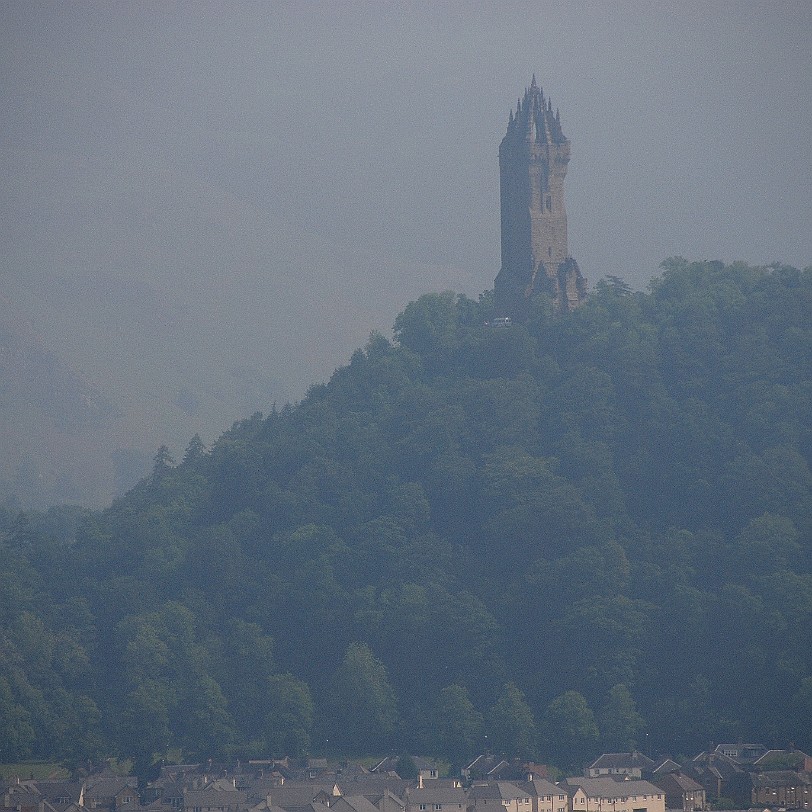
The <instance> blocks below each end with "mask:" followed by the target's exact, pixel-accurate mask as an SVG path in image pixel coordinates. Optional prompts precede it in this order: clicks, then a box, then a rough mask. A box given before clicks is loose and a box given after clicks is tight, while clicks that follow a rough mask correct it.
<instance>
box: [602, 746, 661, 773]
mask: <svg viewBox="0 0 812 812" xmlns="http://www.w3.org/2000/svg"><path fill="white" fill-rule="evenodd" d="M589 768H590V769H595V770H598V769H603V770H607V769H608V770H618V769H624V768H625V769H634V768H636V769H640V770H651V769H653V768H654V762H653V761H652V760H651V759H650V758H649V757H648V756H644V755H643V754H642V753H638V752H637V751H636V750H635V751H633V752H631V753H604V754H603V755H601V756H598V758H596V759H595V761H593V762H592V764H590V765H589Z"/></svg>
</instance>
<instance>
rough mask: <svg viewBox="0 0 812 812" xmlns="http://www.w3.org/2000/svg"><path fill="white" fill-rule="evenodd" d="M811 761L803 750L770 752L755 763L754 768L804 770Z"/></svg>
mask: <svg viewBox="0 0 812 812" xmlns="http://www.w3.org/2000/svg"><path fill="white" fill-rule="evenodd" d="M810 761H812V759H810V757H809V756H808V755H807V754H806V753H804V752H802V751H801V750H768V751H767V752H766V753H765V754H764V755H763V756H761V758H758V759H756V760H755V761H754V762H753V766H754V767H758V768H759V769H761V770H771V769H779V770H780V769H785V770H786V769H790V770H802V769H804V767H805V765H806V764H807V763H809V762H810Z"/></svg>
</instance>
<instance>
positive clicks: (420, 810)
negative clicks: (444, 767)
mask: <svg viewBox="0 0 812 812" xmlns="http://www.w3.org/2000/svg"><path fill="white" fill-rule="evenodd" d="M404 800H405V801H406V812H464V810H465V809H466V807H467V804H468V798H467V797H466V794H465V790H463V789H462V787H455V786H453V785H449V784H448V783H446V782H441V781H427V782H426V783H425V784H424V785H423V786H422V787H421V786H418V787H412V788H410V789H409V790H408V791H407V792H406V797H405V798H404Z"/></svg>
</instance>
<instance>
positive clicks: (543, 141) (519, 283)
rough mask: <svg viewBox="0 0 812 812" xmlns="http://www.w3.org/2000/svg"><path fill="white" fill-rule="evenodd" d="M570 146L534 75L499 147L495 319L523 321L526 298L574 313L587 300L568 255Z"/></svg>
mask: <svg viewBox="0 0 812 812" xmlns="http://www.w3.org/2000/svg"><path fill="white" fill-rule="evenodd" d="M569 160H570V142H569V141H568V140H567V138H566V137H565V135H564V133H563V132H562V130H561V119H560V116H559V114H558V110H556V112H555V113H553V108H552V104H551V103H550V101H549V99H547V100H545V98H544V93H543V92H542V89H541V88H540V87H539V86H538V85H537V84H536V77H535V75H534V76H533V81H532V82H531V84H530V87H529V88H528V89H527V90H525V92H524V98H523V99H520V100H519V102H518V104H517V106H516V115H515V116H514V114H513V111H512V110H511V112H510V118H509V120H508V128H507V134H506V135H505V137H504V138H503V139H502V143H501V144H500V145H499V177H500V199H501V209H502V268H501V270H500V271H499V274H498V275H497V277H496V281H495V284H494V294H495V299H496V315H497V316H510V317H511V318H512V319H514V320H516V321H523V320H524V319H526V318H527V315H528V312H529V306H530V300H531V298H532V297H534V296H537V295H539V294H543V295H548V296H550V297H552V299H553V301H554V303H555V306H556V308H557V309H559V310H573V309H574V308H576V307H578V305H579V304H580V303H581V302H582V301H583V300H584V297H585V296H586V280H585V279H584V277H583V276H582V275H581V271H580V269H579V268H578V263H577V262H576V261H575V260H574V259H573V258H572V257H571V256H570V255H569V251H568V249H567V212H566V209H565V208H564V176H565V175H566V174H567V164H568V163H569Z"/></svg>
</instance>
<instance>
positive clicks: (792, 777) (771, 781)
mask: <svg viewBox="0 0 812 812" xmlns="http://www.w3.org/2000/svg"><path fill="white" fill-rule="evenodd" d="M751 779H752V781H753V786H754V787H796V786H798V785H799V784H800V785H801V786H810V785H812V773H796V772H795V771H794V770H770V771H769V772H763V773H755V774H754V775H752V776H751Z"/></svg>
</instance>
